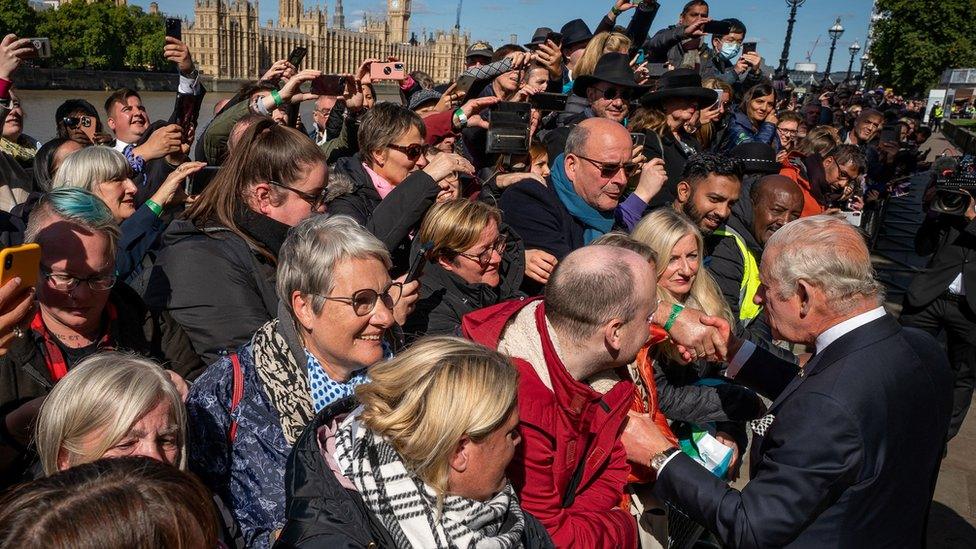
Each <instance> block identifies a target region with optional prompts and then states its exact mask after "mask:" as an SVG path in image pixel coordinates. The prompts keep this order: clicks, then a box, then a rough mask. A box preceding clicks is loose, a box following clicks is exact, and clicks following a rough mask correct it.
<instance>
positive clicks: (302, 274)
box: [276, 215, 393, 314]
mask: <svg viewBox="0 0 976 549" xmlns="http://www.w3.org/2000/svg"><path fill="white" fill-rule="evenodd" d="M367 258H371V259H376V260H377V261H379V262H381V263H382V264H383V266H384V267H386V268H387V269H389V268H390V267H391V266H392V265H393V263H392V261H391V260H390V252H389V251H388V250H387V249H386V246H384V245H383V243H382V242H380V240H379V239H378V238H376V237H375V236H373V235H372V234H370V232H369V231H367V230H366V229H364V228H363V227H361V226H360V225H359V223H356V221H355V220H354V219H352V218H351V217H348V216H344V215H336V216H326V215H313V216H312V217H310V218H308V219H306V220H305V221H302V222H301V223H299V224H298V225H297V226H295V227H294V228H292V229H291V230H290V231H289V232H288V238H286V239H285V243H284V244H282V246H281V250H280V251H279V252H278V281H277V287H276V289H277V291H278V299H279V300H281V303H283V304H284V305H285V307H287V308H288V310H289V311H290V312H291V313H292V314H294V312H295V311H293V310H292V306H291V295H292V293H293V292H295V291H296V290H297V291H298V292H300V293H301V294H302V295H304V296H311V297H312V300H311V301H312V311H313V312H314V313H315V314H319V313H321V312H322V307H323V306H324V304H325V298H323V297H322V296H323V295H328V294H329V292H331V291H332V288H333V286H334V285H335V280H334V279H333V273H334V272H335V268H336V266H338V265H339V262H340V261H346V260H349V259H367Z"/></svg>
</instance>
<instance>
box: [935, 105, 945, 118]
mask: <svg viewBox="0 0 976 549" xmlns="http://www.w3.org/2000/svg"><path fill="white" fill-rule="evenodd" d="M934 114H935V117H936V118H942V114H943V110H942V107H941V106H937V107H935V113H934Z"/></svg>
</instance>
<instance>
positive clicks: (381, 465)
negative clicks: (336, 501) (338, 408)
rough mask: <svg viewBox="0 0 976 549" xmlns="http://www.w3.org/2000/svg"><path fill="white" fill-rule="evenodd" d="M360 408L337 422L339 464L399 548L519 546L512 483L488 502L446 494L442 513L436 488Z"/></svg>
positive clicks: (519, 520) (521, 525)
mask: <svg viewBox="0 0 976 549" xmlns="http://www.w3.org/2000/svg"><path fill="white" fill-rule="evenodd" d="M361 412H362V408H361V407H360V408H358V409H357V410H355V411H354V412H353V413H351V414H349V416H347V417H346V418H345V419H344V420H343V421H342V424H341V425H340V426H339V431H338V432H337V433H336V436H335V459H336V464H337V465H338V466H339V471H340V472H341V473H342V475H343V476H345V477H346V478H347V479H349V480H350V481H352V483H353V484H354V485H355V486H356V489H357V490H358V491H359V493H360V495H362V497H363V500H364V501H365V502H366V505H367V506H368V507H369V509H370V511H372V512H373V513H374V514H375V515H376V516H377V517H378V518H379V520H380V522H381V523H382V524H383V526H384V527H385V528H386V529H387V530H388V531H389V532H390V536H391V537H392V538H393V540H394V542H395V543H396V546H397V547H398V548H403V549H406V548H411V547H424V548H438V549H440V548H445V549H446V548H453V547H465V548H469V547H473V548H479V549H482V548H484V549H496V548H497V549H503V548H508V547H520V546H521V540H522V532H523V530H524V529H525V517H524V516H523V515H522V509H521V508H520V507H519V504H518V499H517V498H516V497H515V489H514V488H512V485H511V484H507V485H506V486H505V489H504V490H502V491H501V492H499V493H498V494H497V495H496V496H495V497H493V498H491V499H490V500H488V501H484V502H482V501H474V500H471V499H467V498H464V497H461V496H445V497H444V503H443V508H442V509H441V511H440V513H438V512H437V508H436V505H437V494H436V492H434V490H433V489H432V488H431V487H430V486H428V485H427V484H425V483H424V482H423V481H422V480H420V479H419V478H417V477H416V476H414V475H413V474H411V473H410V472H409V471H408V470H407V468H406V465H404V463H403V461H402V459H401V458H400V455H399V454H398V453H397V452H396V450H395V449H394V448H393V446H392V445H391V444H390V443H389V442H388V441H386V440H385V439H383V438H382V437H380V436H377V435H376V434H375V433H373V432H372V431H371V430H369V429H368V428H367V427H366V426H365V425H363V424H362V423H360V422H359V414H360V413H361Z"/></svg>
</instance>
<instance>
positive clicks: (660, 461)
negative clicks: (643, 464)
mask: <svg viewBox="0 0 976 549" xmlns="http://www.w3.org/2000/svg"><path fill="white" fill-rule="evenodd" d="M676 452H678V448H677V447H675V446H672V447H670V448H668V449H667V450H664V451H663V452H658V453H656V454H654V455H653V456H652V457H651V469H654V472H655V473H660V472H661V467H664V463H665V462H666V461H668V458H669V457H671V456H672V455H674V454H675V453H676Z"/></svg>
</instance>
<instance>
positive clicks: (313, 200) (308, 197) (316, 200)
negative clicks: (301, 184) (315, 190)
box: [268, 181, 326, 210]
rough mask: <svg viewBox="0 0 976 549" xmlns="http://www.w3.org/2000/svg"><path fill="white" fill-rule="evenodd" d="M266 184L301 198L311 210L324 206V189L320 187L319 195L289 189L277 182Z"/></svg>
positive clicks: (293, 188)
mask: <svg viewBox="0 0 976 549" xmlns="http://www.w3.org/2000/svg"><path fill="white" fill-rule="evenodd" d="M268 183H270V184H272V185H274V186H275V187H281V188H282V189H287V190H289V191H291V192H293V193H295V194H297V195H298V198H301V199H302V200H304V201H305V202H308V203H309V204H310V205H311V206H312V209H313V210H317V209H319V208H320V207H322V205H323V204H325V196H326V187H322V190H321V191H319V194H309V193H307V192H305V191H300V190H298V189H296V188H295V187H289V186H288V185H285V184H284V183H278V182H277V181H268Z"/></svg>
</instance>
